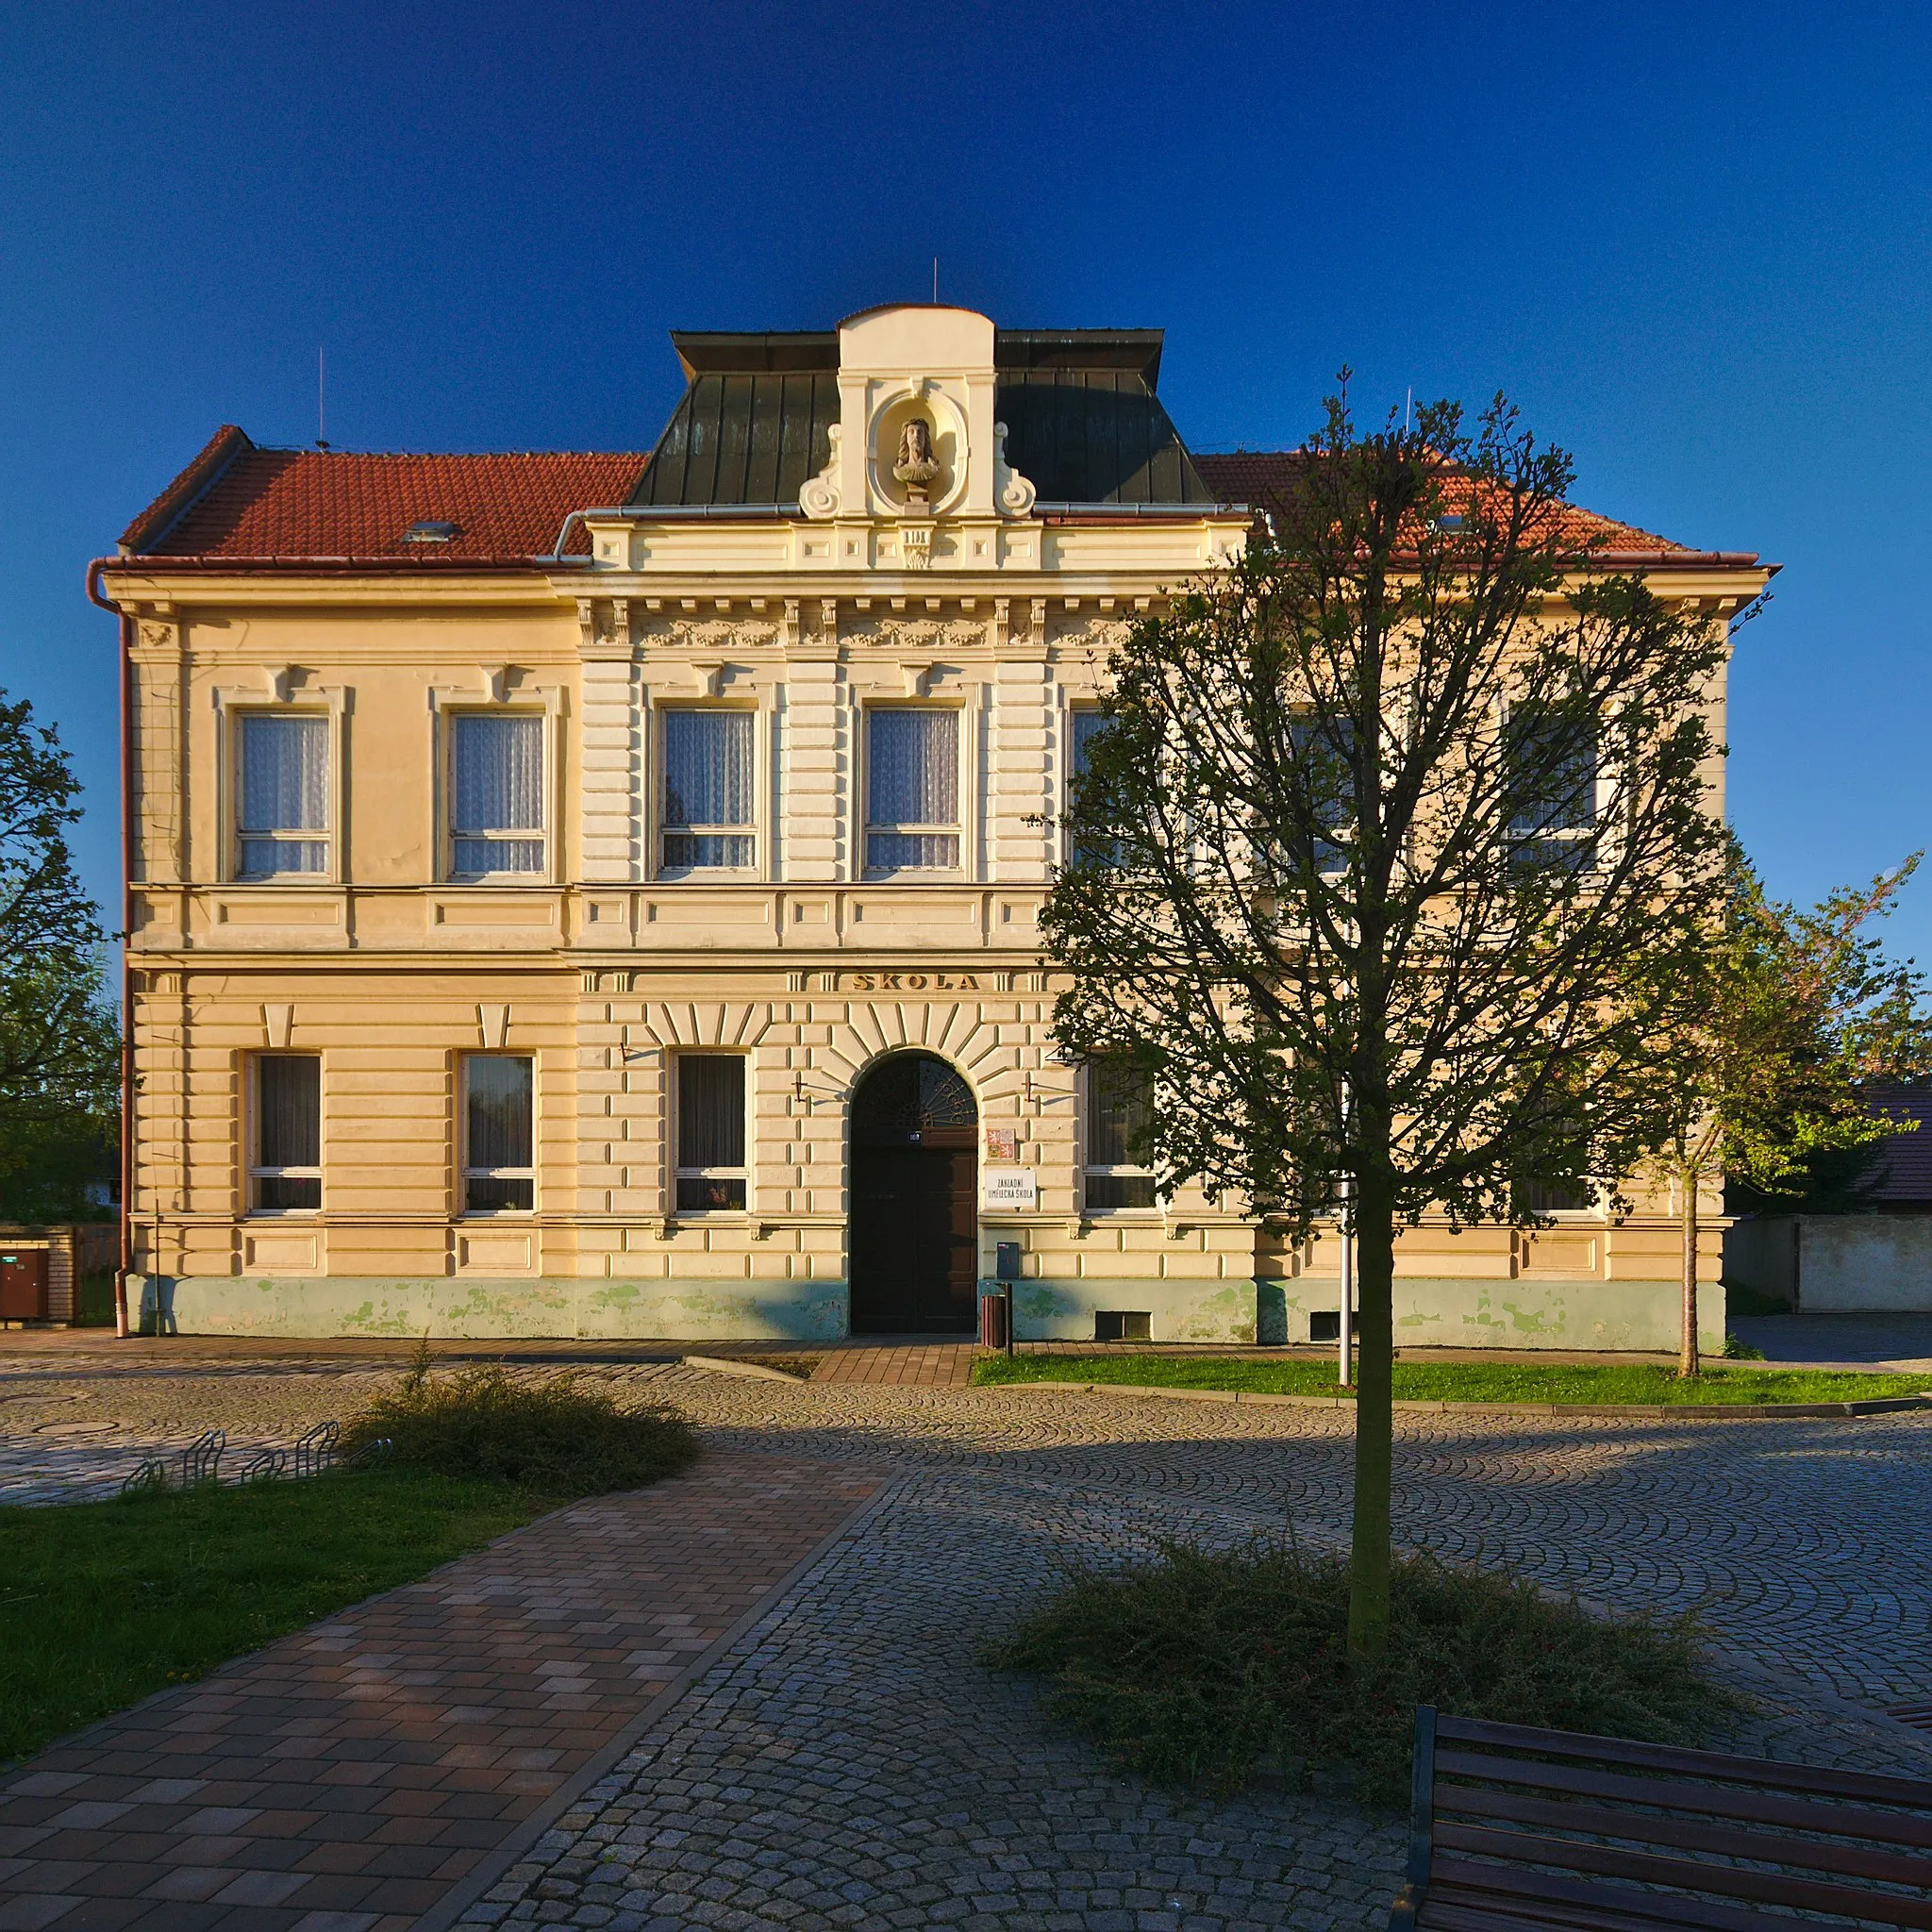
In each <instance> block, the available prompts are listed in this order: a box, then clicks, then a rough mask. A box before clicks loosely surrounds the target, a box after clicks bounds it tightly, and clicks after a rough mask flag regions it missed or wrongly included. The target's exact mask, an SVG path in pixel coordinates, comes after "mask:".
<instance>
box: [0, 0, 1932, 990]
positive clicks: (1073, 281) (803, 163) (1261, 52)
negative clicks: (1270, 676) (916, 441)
mask: <svg viewBox="0 0 1932 1932" xmlns="http://www.w3.org/2000/svg"><path fill="white" fill-rule="evenodd" d="M1928 98H1932V9H1928V8H1925V7H1924V5H1923V4H1919V5H1900V6H1883V5H1860V4H1857V0H1853V4H1849V5H1841V6H1838V7H1834V8H1824V7H1804V8H1799V7H1784V6H1779V5H1776V4H1773V0H1758V4H1756V5H1752V6H1748V7H1747V6H1722V5H1706V6H1699V5H1694V4H1693V5H1691V6H1690V7H1685V6H1682V5H1677V6H1669V7H1666V6H1657V7H1649V6H1644V5H1631V4H1624V5H1620V6H1618V7H1615V8H1552V7H1532V6H1529V5H1523V6H1502V5H1484V4H1482V0H1463V4H1457V5H1443V6H1433V5H1395V4H1391V5H1385V6H1382V7H1379V8H1367V7H1343V6H1315V5H1274V6H1266V7H1241V6H1234V5H1229V6H1215V5H1212V4H1198V5H1194V6H1191V7H1178V6H1160V7H1156V6H1139V5H1133V4H1122V0H1107V4H1102V5H1093V6H1076V5H1064V6H1054V5H1041V6H1026V5H1022V4H1015V0H1008V4H1005V5H984V6H959V7H949V6H945V5H943V4H938V0H936V4H934V5H932V6H929V7H926V8H917V7H908V6H905V5H903V4H894V5H890V6H877V7H874V6H837V5H831V6H820V7H816V8H803V7H795V6H794V7H777V6H773V7H764V6H757V5H746V6H740V7H726V6H723V5H717V6H691V5H686V6H679V5H675V4H665V5H656V6H651V7H633V8H625V7H611V6H608V5H607V6H596V7H591V6H584V5H579V4H575V0H558V4H552V5H546V6H544V7H541V8H538V7H508V6H491V5H467V6H462V7H446V8H424V7H421V6H414V7H408V8H402V7H395V8H390V7H376V6H331V5H328V4H315V5H310V6H308V7H304V8H278V7H261V6H258V5H248V6H234V7H210V6H195V5H192V4H186V0H181V4H175V5H173V6H169V7H165V8H163V7H159V6H152V7H151V6H142V5H125V6H114V5H110V6H104V7H98V8H83V9H81V10H80V11H79V12H77V13H76V12H74V11H72V10H62V9H58V8H40V9H29V8H24V7H15V8H7V9H5V10H4V18H0V684H4V685H5V686H6V687H7V688H8V691H12V692H16V693H25V695H27V696H30V697H31V698H32V699H33V701H34V703H35V705H36V707H37V708H38V709H39V710H40V712H41V713H42V715H43V716H45V717H47V718H50V719H52V720H54V721H56V722H57V723H58V725H59V727H60V731H61V734H62V736H63V738H64V739H65V740H66V741H67V742H68V744H69V745H70V746H71V747H72V748H73V751H74V753H75V760H76V763H77V765H78V768H79V770H80V773H81V775H82V777H83V779H84V780H85V782H86V785H87V787H88V795H89V799H90V801H91V804H90V813H89V819H88V823H87V825H86V827H85V829H84V832H83V835H82V838H81V841H80V848H81V856H82V860H83V865H84V868H85V871H86V875H87V877H88V879H89V882H90V883H91V885H92V888H93V889H94V890H95V891H97V892H98V893H99V894H100V895H101V896H102V898H103V899H104V900H105V901H108V903H109V904H110V905H112V904H114V903H116V902H117V901H116V894H117V886H116V879H117V869H118V848H117V842H116V837H117V835H116V829H115V827H116V812H115V805H114V785H115V756H114V695H115V679H114V631H113V626H112V625H111V623H110V621H109V620H108V618H106V617H105V616H103V615H102V614H101V613H100V612H98V611H96V610H93V609H92V608H90V606H89V605H88V604H87V603H86V601H85V599H84V597H83V595H82V588H81V586H82V578H83V574H84V570H85V565H86V562H87V559H88V558H90V557H92V556H95V555H98V554H101V553H103V552H105V551H108V550H109V549H111V547H112V543H113V540H114V538H115V537H116V535H117V534H118V533H119V531H120V529H121V528H122V526H123V525H124V524H125V522H126V521H127V519H128V517H129V516H130V515H131V514H132V513H133V512H134V511H135V510H136V509H138V508H141V507H142V505H143V504H144V503H145V502H146V501H147V500H148V499H149V498H150V497H151V496H153V495H154V494H155V493H156V491H158V490H159V488H160V487H161V486H162V485H163V484H164V483H165V482H166V481H167V479H168V478H169V477H170V476H171V475H173V474H174V473H175V471H176V470H177V469H178V468H179V467H180V466H181V465H182V464H183V463H185V462H186V461H187V460H188V458H190V457H191V456H192V454H193V453H194V451H195V450H196V449H198V448H199V447H200V446H201V444H202V443H203V442H204V441H206V440H207V438H208V434H209V433H210V432H211V431H212V429H213V428H214V426H215V425H217V424H219V423H222V422H236V423H240V424H241V425H242V426H243V427H244V428H245V429H246V430H247V431H248V432H249V434H250V435H251V436H253V437H254V438H256V440H257V441H263V442H302V441H308V440H311V439H312V438H313V437H314V435H315V433H316V429H315V370H316V350H317V348H318V346H319V345H325V347H326V350H327V357H328V370H329V378H328V429H329V436H330V438H331V440H332V441H335V442H336V443H337V444H338V445H339V446H345V447H351V448H362V449H457V450H467V449H492V448H626V447H630V448H639V447H642V448H647V447H649V445H650V443H651V441H653V440H654V438H655V437H656V435H657V432H658V428H659V426H660V425H661V424H662V422H663V420H664V418H665V416H666V414H667V413H668V411H669V409H670V407H671V405H672V403H673V402H674V400H675V395H676V392H677V387H678V377H677V371H676V364H675V360H674V358H673V357H672V354H671V351H670V347H669V345H668V343H667V341H666V340H665V331H666V330H667V329H669V328H672V327H679V326H682V327H725V328H767V327H771V328H798V327H823V326H825V325H829V324H830V323H831V322H833V321H835V320H836V319H837V318H838V317H839V316H841V315H842V314H845V313H847V312H849V311H850V310H852V309H855V308H861V307H864V306H866V305H869V304H872V303H875V302H881V301H891V300H899V299H906V300H918V299H922V298H924V296H925V295H926V294H928V293H929V291H930V280H931V262H932V258H933V257H934V256H935V255H937V256H938V257H939V258H940V275H941V294H942V295H943V297H944V298H945V299H947V300H949V301H956V302H961V303H965V304H969V305H971V306H973V307H975V308H984V309H986V310H987V311H988V312H989V313H991V315H992V316H993V317H994V318H995V319H996V320H998V321H999V322H1001V323H1003V324H1007V325H1016V326H1017V325H1159V326H1163V327H1165V328H1166V329H1167V331H1168V345H1167V354H1166V360H1165V363H1164V367H1163V374H1162V384H1161V387H1162V393H1163V395H1164V396H1165V398H1166V399H1167V402H1168V406H1169V408H1170V409H1171V410H1172V412H1173V414H1174V419H1175V421H1176V422H1177V424H1178V425H1180V428H1181V432H1182V434H1183V436H1184V437H1186V438H1187V439H1188V440H1189V441H1191V442H1193V443H1195V444H1196V445H1197V446H1200V447H1204V448H1217V447H1228V446H1232V445H1233V444H1235V443H1237V442H1242V443H1246V444H1247V445H1249V446H1250V447H1267V446H1271V445H1283V444H1288V443H1291V442H1293V441H1297V440H1299V438H1300V437H1301V436H1302V434H1303V433H1304V432H1305V431H1306V430H1307V428H1308V427H1310V426H1311V425H1312V424H1313V423H1314V421H1315V419H1316V412H1317V408H1318V406H1319V402H1320V399H1321V397H1322V395H1323V393H1324V390H1325V388H1326V387H1327V385H1328V382H1329V380H1330V377H1331V376H1332V374H1333V372H1334V371H1335V370H1336V369H1337V368H1338V367H1339V366H1340V365H1341V363H1343V362H1344V361H1345V362H1348V363H1351V364H1353V365H1354V367H1355V369H1356V370H1357V378H1356V391H1357V395H1358V397H1360V398H1361V399H1362V400H1363V401H1364V402H1365V403H1369V404H1374V405H1376V406H1379V405H1381V404H1383V403H1386V402H1389V401H1393V402H1395V403H1396V404H1398V405H1399V404H1400V402H1401V400H1402V397H1403V395H1404V393H1405V391H1407V389H1408V388H1410V387H1411V386H1412V387H1413V388H1414V390H1415V391H1416V393H1417V394H1418V395H1420V396H1434V395H1440V394H1447V395H1454V396H1459V397H1464V398H1468V399H1473V400H1474V399H1480V398H1483V397H1485V396H1487V395H1488V394H1490V393H1491V392H1492V391H1495V390H1497V389H1502V390H1505V391H1507V392H1508V393H1509V394H1510V395H1511V396H1512V397H1514V398H1515V399H1516V400H1517V401H1518V402H1519V403H1520V404H1521V405H1522V407H1523V408H1524V413H1525V415H1526V416H1527V418H1528V420H1529V421H1530V422H1531V423H1532V425H1535V426H1536V427H1537V428H1538V429H1539V430H1540V431H1541V433H1543V434H1544V435H1546V436H1548V437H1550V438H1553V439H1554V440H1556V441H1559V442H1562V443H1564V444H1565V445H1567V446H1568V447H1569V448H1571V449H1572V450H1573V451H1574V453H1575V455H1576V458H1577V461H1578V466H1579V471H1580V481H1579V486H1578V491H1577V494H1578V496H1579V498H1580V500H1582V501H1584V502H1586V503H1588V504H1590V505H1591V506H1592V507H1593V508H1599V509H1603V510H1606V511H1608V512H1609V513H1611V514H1613V515H1616V516H1619V517H1622V518H1624V519H1627V520H1628V521H1630V522H1633V523H1637V524H1640V525H1644V526H1645V527H1647V528H1650V529H1655V530H1660V531H1662V532H1664V533H1665V534H1667V535H1669V536H1671V537H1674V538H1677V539H1679V540H1681V541H1687V542H1691V543H1695V544H1698V545H1700V546H1710V547H1717V548H1725V549H1751V550H1757V551H1760V552H1762V553H1763V554H1764V555H1765V556H1766V557H1768V558H1774V559H1775V560H1776V561H1778V562H1780V563H1782V564H1783V565H1784V566H1785V569H1784V573H1783V575H1781V576H1780V577H1779V578H1778V580H1777V582H1776V585H1775V587H1774V589H1775V591H1776V599H1775V602H1774V604H1773V606H1772V607H1771V608H1770V609H1769V611H1768V612H1767V614H1766V615H1765V616H1764V617H1763V618H1762V619H1761V621H1759V622H1757V623H1756V624H1754V625H1750V626H1749V627H1748V629H1746V630H1745V631H1744V632H1743V633H1742V634H1741V636H1740V644H1739V652H1738V658H1737V663H1736V667H1735V672H1734V679H1733V687H1732V689H1733V706H1732V711H1731V730H1730V738H1731V745H1732V756H1731V763H1730V785H1731V799H1732V809H1733V816H1734V818H1735V820H1736V822H1737V824H1738V825H1739V827H1740V831H1741V832H1742V834H1743V836H1744V839H1745V841H1746V842H1747V844H1748V845H1749V847H1750V848H1751V850H1752V851H1753V853H1754V854H1755V855H1756V856H1757V858H1758V860H1759V862H1760V864H1761V865H1762V866H1763V868H1764V869H1765V871H1766V873H1767V874H1768V876H1769V878H1770V881H1771V883H1772V886H1773V888H1774V890H1775V891H1780V892H1783V893H1786V894H1791V895H1804V896H1815V895H1817V894H1819V893H1821V892H1823V891H1824V890H1825V889H1826V888H1827V887H1829V886H1830V885H1831V884H1833V883H1835V882H1837V881H1839V880H1840V879H1844V878H1848V877H1853V876H1860V875H1870V874H1872V873H1874V872H1876V871H1878V870H1879V869H1880V868H1882V867H1884V866H1887V865H1889V864H1890V863H1893V862H1895V861H1896V860H1897V859H1898V858H1901V857H1902V856H1903V855H1904V854H1905V853H1907V851H1910V850H1912V849H1913V848H1915V847H1916V846H1918V845H1920V844H1921V843H1924V842H1928V841H1932V831H1928V826H1932V812H1928V809H1927V806H1926V791H1927V779H1926V771H1927V766H1928V763H1932V755H1928V748H1927V745H1926V738H1927V729H1926V724H1927V717H1928V698H1932V651H1928V645H1932V616H1928V610H1927V596H1926V590H1925V585H1924V578H1925V575H1926V566H1927V562H1928V550H1932V535H1928V532H1932V505H1928V502H1927V495H1928V488H1927V480H1926V475H1927V465H1926V456H1925V452H1926V450H1927V448H1928V446H1932V420H1928V419H1932V260H1928V227H1932V113H1928V111H1927V108H1926V105H1925V104H1926V102H1927V100H1928ZM1891 938H1892V940H1893V941H1894V942H1896V943H1897V944H1899V945H1900V947H1901V948H1902V949H1905V950H1910V951H1914V952H1916V953H1917V954H1918V955H1919V956H1920V957H1921V958H1925V959H1928V960H1932V867H1928V875H1927V876H1926V877H1925V878H1924V879H1923V880H1922V881H1920V882H1917V883H1915V884H1914V885H1913V887H1912V888H1910V889H1909V891H1908V894H1907V899H1906V903H1905V905H1904V907H1903V908H1902V910H1901V911H1900V913H1899V915H1898V916H1897V918H1896V919H1895V920H1894V922H1893V925H1892V931H1891Z"/></svg>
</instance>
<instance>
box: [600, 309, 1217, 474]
mask: <svg viewBox="0 0 1932 1932" xmlns="http://www.w3.org/2000/svg"><path fill="white" fill-rule="evenodd" d="M671 340H672V341H673V343H674V344H675V346H676V349H677V354H678V359H679V360H680V361H681V362H682V363H683V364H684V369H685V375H686V378H687V382H688V384H689V386H688V387H687V389H686V390H685V392H684V395H683V397H682V399H681V400H680V401H679V403H678V405H677V408H676V409H675V411H674V412H673V414H672V418H671V421H670V423H669V424H668V425H666V426H665V430H664V433H663V435H662V436H661V437H659V438H658V447H657V449H656V450H655V451H654V452H653V453H652V457H651V460H650V462H649V464H648V465H647V466H646V468H645V470H644V474H643V476H642V478H641V480H640V482H639V485H638V491H637V494H636V495H635V496H634V497H633V498H632V499H631V502H630V506H629V507H630V508H634V509H649V508H661V507H665V506H671V505H676V506H680V507H682V506H698V505H713V504H715V505H721V506H728V505H746V506H749V505H763V504H776V505H785V506H790V505H791V504H795V503H796V502H797V501H798V492H799V490H800V488H801V486H802V485H803V484H804V483H805V481H806V479H807V478H808V477H809V476H812V475H816V474H817V473H818V472H819V471H820V470H822V469H824V466H825V463H826V461H827V460H828V459H829V458H830V456H831V439H830V437H829V436H828V435H827V434H826V431H827V430H828V429H829V427H830V425H832V424H833V423H835V422H837V421H838V419H839V338H838V337H837V335H836V334H833V333H831V332H830V331H813V332H801V333H798V334H794V335H693V334H688V333H682V332H680V333H675V334H674V335H673V336H672V339H671ZM1160 345H1161V331H1160V330H1159V329H1001V330H999V331H998V333H997V334H996V335H995V336H994V338H993V366H994V370H995V380H994V391H993V414H994V416H995V417H996V418H997V419H998V420H999V421H1000V422H1002V423H1004V424H1005V425H1007V432H1008V433H1007V460H1008V463H1010V464H1011V465H1012V467H1013V468H1014V469H1015V470H1017V471H1019V473H1020V474H1021V475H1023V476H1025V477H1027V478H1029V479H1030V480H1031V482H1032V484H1033V487H1034V489H1035V490H1036V491H1038V492H1039V496H1040V501H1041V503H1043V504H1058V503H1068V504H1091V505H1105V504H1173V505H1181V504H1199V505H1202V506H1204V507H1205V506H1208V505H1211V504H1212V503H1214V501H1215V500H1216V499H1215V494H1214V492H1213V491H1211V490H1209V489H1208V486H1207V484H1205V483H1204V482H1203V481H1202V480H1201V476H1200V474H1199V472H1198V471H1197V470H1196V469H1195V467H1194V463H1193V459H1192V458H1191V457H1190V456H1189V454H1188V452H1187V450H1186V448H1185V447H1184V446H1183V444H1182V442H1181V440H1180V437H1179V436H1178V435H1177V434H1176V433H1175V430H1174V424H1173V422H1172V421H1171V420H1170V419H1169V417H1168V413H1167V411H1166V410H1165V409H1164V408H1161V406H1160V400H1159V397H1158V395H1157V394H1156V393H1155V385H1156V383H1157V382H1158V379H1159V375H1160Z"/></svg>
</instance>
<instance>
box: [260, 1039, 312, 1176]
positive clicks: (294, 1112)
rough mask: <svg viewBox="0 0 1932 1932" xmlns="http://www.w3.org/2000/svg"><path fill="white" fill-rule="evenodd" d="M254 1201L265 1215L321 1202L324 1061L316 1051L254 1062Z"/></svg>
mask: <svg viewBox="0 0 1932 1932" xmlns="http://www.w3.org/2000/svg"><path fill="white" fill-rule="evenodd" d="M254 1111H255V1122H254V1137H255V1158H254V1159H253V1160H252V1161H251V1162H250V1163H249V1168H248V1179H249V1191H250V1195H251V1197H252V1206H253V1207H254V1208H255V1209H256V1211H257V1212H258V1213H262V1214H282V1213H287V1212H288V1211H289V1210H290V1209H291V1208H298V1209H299V1208H320V1207H321V1206H322V1061H321V1059H320V1058H318V1057H317V1056H316V1055H314V1054H312V1053H277V1054H262V1055H260V1056H258V1058H257V1059H256V1062H255V1109H254Z"/></svg>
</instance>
